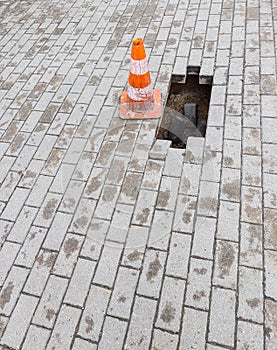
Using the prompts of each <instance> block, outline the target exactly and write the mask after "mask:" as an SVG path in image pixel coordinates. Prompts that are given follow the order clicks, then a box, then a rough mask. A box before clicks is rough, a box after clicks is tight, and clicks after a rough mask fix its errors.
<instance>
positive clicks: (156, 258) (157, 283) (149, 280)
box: [137, 249, 166, 298]
mask: <svg viewBox="0 0 277 350" xmlns="http://www.w3.org/2000/svg"><path fill="white" fill-rule="evenodd" d="M165 261H166V253H165V252H161V251H158V250H150V249H147V250H146V253H145V257H144V262H143V269H142V273H141V275H140V280H139V284H138V287H137V293H138V294H140V295H143V296H147V297H152V298H158V297H159V293H160V288H161V285H162V276H163V272H164V267H165Z"/></svg>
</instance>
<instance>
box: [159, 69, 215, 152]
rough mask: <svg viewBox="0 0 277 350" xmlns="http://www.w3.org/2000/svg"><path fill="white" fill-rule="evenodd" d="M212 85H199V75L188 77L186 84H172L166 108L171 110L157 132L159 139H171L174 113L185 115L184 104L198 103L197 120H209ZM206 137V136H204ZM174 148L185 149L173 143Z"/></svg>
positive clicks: (163, 118) (181, 144) (165, 115)
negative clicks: (171, 120) (170, 132)
mask: <svg viewBox="0 0 277 350" xmlns="http://www.w3.org/2000/svg"><path fill="white" fill-rule="evenodd" d="M211 88H212V86H211V85H204V84H201V85H200V84H199V75H198V74H195V75H190V74H189V75H188V76H187V79H186V83H185V84H184V83H176V82H173V83H171V87H170V92H169V95H168V99H167V103H166V107H168V108H170V109H171V110H167V112H166V113H164V115H163V117H162V121H161V124H160V127H159V129H158V132H157V139H163V140H168V139H169V135H168V134H169V132H168V129H169V122H170V119H171V117H172V116H173V115H174V113H175V112H174V111H177V112H179V113H181V114H183V113H184V104H186V103H197V118H198V120H199V121H200V120H201V118H204V119H207V118H208V111H209V103H210V95H211ZM203 136H205V134H204V135H203ZM172 147H174V148H184V147H185V145H184V144H183V143H172Z"/></svg>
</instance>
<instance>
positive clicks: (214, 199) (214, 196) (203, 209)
mask: <svg viewBox="0 0 277 350" xmlns="http://www.w3.org/2000/svg"><path fill="white" fill-rule="evenodd" d="M218 192H219V184H218V183H216V182H210V181H201V182H200V188H199V199H198V206H197V209H198V210H197V213H198V214H199V215H204V216H213V217H216V216H217V210H218Z"/></svg>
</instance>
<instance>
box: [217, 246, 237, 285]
mask: <svg viewBox="0 0 277 350" xmlns="http://www.w3.org/2000/svg"><path fill="white" fill-rule="evenodd" d="M237 265H238V244H237V243H233V242H228V241H222V240H217V241H216V251H215V266H214V275H213V284H214V285H218V286H221V287H225V288H230V289H236V285H237Z"/></svg>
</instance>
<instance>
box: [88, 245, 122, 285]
mask: <svg viewBox="0 0 277 350" xmlns="http://www.w3.org/2000/svg"><path fill="white" fill-rule="evenodd" d="M122 249H123V245H122V244H119V243H114V242H113V243H108V242H107V243H106V244H105V246H104V248H103V250H102V254H101V257H100V260H99V263H98V266H97V269H96V272H95V276H94V279H93V282H94V283H98V284H101V285H103V286H107V287H110V288H111V287H112V286H113V283H114V280H115V276H116V273H117V266H118V262H119V259H120V256H121V253H122Z"/></svg>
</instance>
